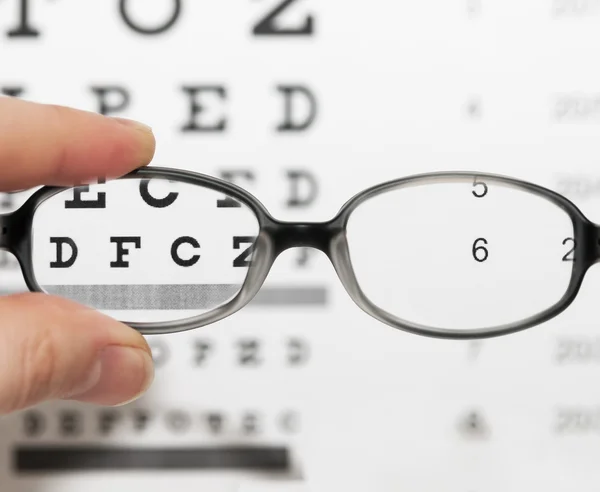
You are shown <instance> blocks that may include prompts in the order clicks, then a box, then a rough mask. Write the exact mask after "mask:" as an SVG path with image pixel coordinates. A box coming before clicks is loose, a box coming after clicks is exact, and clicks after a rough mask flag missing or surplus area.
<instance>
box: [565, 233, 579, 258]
mask: <svg viewBox="0 0 600 492" xmlns="http://www.w3.org/2000/svg"><path fill="white" fill-rule="evenodd" d="M568 242H572V243H573V247H572V248H571V249H570V250H569V251H567V253H566V254H565V256H563V258H562V261H575V255H574V253H575V248H576V247H577V241H575V239H573V238H572V237H568V238H566V239H565V240H564V241H563V242H562V243H563V245H565V244H567V243H568ZM569 255H571V256H569Z"/></svg>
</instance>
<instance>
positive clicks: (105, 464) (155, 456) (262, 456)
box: [13, 446, 290, 473]
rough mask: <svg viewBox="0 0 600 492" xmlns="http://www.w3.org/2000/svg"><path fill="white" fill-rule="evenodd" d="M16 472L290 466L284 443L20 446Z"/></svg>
mask: <svg viewBox="0 0 600 492" xmlns="http://www.w3.org/2000/svg"><path fill="white" fill-rule="evenodd" d="M13 465H14V469H15V470H16V471H17V472H19V473H34V472H38V473H42V472H44V473H48V472H55V473H56V472H76V471H98V470H110V471H117V470H257V471H279V472H287V471H289V470H290V453H289V450H288V448H286V447H278V446H255V447H250V446H248V447H229V446H227V447H203V448H177V449H169V448H164V449H150V448H117V447H113V448H109V447H71V446H69V447H67V446H50V447H41V446H21V447H17V448H16V449H15V450H14V453H13Z"/></svg>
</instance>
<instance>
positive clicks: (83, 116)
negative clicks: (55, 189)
mask: <svg viewBox="0 0 600 492" xmlns="http://www.w3.org/2000/svg"><path fill="white" fill-rule="evenodd" d="M154 150H155V140H154V136H153V134H152V130H150V128H148V127H147V126H145V125H142V124H140V123H137V122H134V121H132V120H123V119H118V118H108V117H106V116H102V115H100V114H96V113H91V112H87V111H80V110H76V109H71V108H66V107H64V106H52V105H46V104H37V103H33V102H27V101H23V100H20V99H16V98H9V97H0V190H2V191H6V190H15V189H25V188H31V187H33V186H37V185H41V184H48V185H65V186H72V185H76V184H80V183H89V182H93V181H96V180H97V179H98V178H114V177H118V176H121V175H123V174H125V173H127V172H128V171H130V170H132V169H134V168H136V167H140V166H144V165H146V164H148V163H149V162H150V161H151V160H152V157H153V156H154Z"/></svg>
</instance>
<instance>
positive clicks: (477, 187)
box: [0, 168, 600, 339]
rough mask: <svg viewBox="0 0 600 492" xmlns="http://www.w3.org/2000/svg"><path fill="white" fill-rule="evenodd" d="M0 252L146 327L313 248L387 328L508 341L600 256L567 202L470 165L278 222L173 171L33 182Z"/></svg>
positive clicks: (184, 318)
mask: <svg viewBox="0 0 600 492" xmlns="http://www.w3.org/2000/svg"><path fill="white" fill-rule="evenodd" d="M0 225H1V227H2V235H1V236H0V247H2V248H4V249H7V250H9V251H11V252H12V253H13V254H14V255H15V256H16V257H17V259H18V260H19V263H20V264H21V267H22V270H23V273H24V277H25V281H26V283H27V286H28V287H29V289H30V290H32V291H38V292H46V293H49V294H55V295H59V296H63V297H67V298H70V299H73V300H75V301H78V302H81V303H84V304H86V305H88V306H91V307H93V308H96V309H99V310H101V311H104V312H106V313H107V314H109V315H111V316H113V317H115V318H117V319H119V320H121V321H123V322H124V323H126V324H128V325H130V326H131V327H133V328H135V329H136V330H139V331H140V332H142V333H145V334H158V333H173V332H179V331H184V330H190V329H194V328H198V327H201V326H204V325H207V324H209V323H213V322H215V321H218V320H221V319H223V318H225V317H227V316H229V315H231V314H233V313H234V312H236V311H238V310H239V309H241V308H242V307H244V306H245V305H246V304H247V303H248V302H249V301H250V300H251V299H252V298H253V297H254V296H255V294H256V293H257V292H258V291H259V289H260V288H261V286H262V284H263V282H264V281H265V278H266V277H267V275H268V273H269V270H270V268H271V266H272V264H273V262H274V261H275V259H276V257H277V256H278V255H279V254H280V253H281V252H283V251H285V250H287V249H289V248H293V247H310V248H316V249H318V250H321V251H322V252H324V253H325V254H326V255H327V256H328V257H329V259H330V260H331V262H332V264H333V266H334V268H335V270H336V272H337V274H338V276H339V278H340V280H341V281H342V284H343V285H344V287H345V288H346V290H347V292H348V293H349V295H350V297H351V298H352V299H353V300H354V301H355V303H356V304H357V305H358V306H359V307H360V308H362V309H363V310H364V311H365V312H366V313H368V314H370V315H371V316H373V317H374V318H376V319H378V320H380V321H382V322H384V323H387V324H388V325H391V326H393V327H395V328H398V329H401V330H405V331H408V332H411V333H415V334H419V335H426V336H432V337H439V338H453V339H469V338H485V337H491V336H498V335H505V334H508V333H512V332H516V331H519V330H523V329H525V328H529V327H532V326H534V325H537V324H539V323H542V322H544V321H547V320H549V319H551V318H553V317H554V316H556V315H558V314H559V313H560V312H562V311H563V310H564V309H566V308H567V307H568V306H569V304H570V303H571V302H572V301H573V299H574V298H575V296H576V295H577V292H578V290H579V288H580V285H581V283H582V280H583V277H584V275H585V273H586V271H587V270H588V268H589V267H590V266H591V265H592V264H594V263H596V262H597V261H598V260H599V259H600V246H599V238H600V233H599V232H600V229H599V228H598V227H597V226H596V225H595V224H593V223H592V222H591V221H589V220H588V219H587V218H586V217H585V216H584V215H583V214H582V213H581V212H580V210H579V209H578V208H577V207H576V206H575V205H574V204H573V203H572V202H570V201H569V200H568V199H567V198H565V197H563V196H561V195H559V194H557V193H555V192H553V191H551V190H548V189H546V188H543V187H540V186H537V185H535V184H531V183H528V182H524V181H520V180H517V179H513V178H509V177H504V176H499V175H491V174H474V173H472V172H452V173H432V174H423V175H417V176H411V177H407V178H403V179H398V180H395V181H390V182H387V183H383V184H380V185H378V186H374V187H372V188H369V189H367V190H365V191H363V192H362V193H360V194H358V195H356V196H354V197H353V198H352V199H350V200H349V201H348V202H347V203H346V204H345V205H344V206H343V207H342V208H341V210H340V211H339V213H338V214H337V215H336V216H335V217H334V218H333V219H331V220H329V221H327V222H319V223H311V222H306V223H300V222H283V221H279V220H276V219H274V218H273V217H272V216H271V215H270V214H269V212H268V211H267V210H266V209H265V207H264V206H263V205H262V204H261V203H260V202H259V201H258V200H257V199H256V198H255V197H254V196H252V195H251V194H250V193H248V192H247V191H245V190H243V189H241V188H239V187H237V186H235V185H233V184H231V183H228V182H225V181H222V180H219V179H216V178H213V177H209V176H205V175H201V174H196V173H192V172H186V171H181V170H174V169H164V168H140V169H138V170H136V171H134V172H132V173H130V174H128V175H126V176H124V177H122V178H119V179H115V180H110V181H108V182H105V183H98V184H91V185H85V186H77V187H71V188H63V187H44V188H41V189H40V190H38V191H37V192H35V193H34V194H33V195H32V196H31V197H30V198H29V199H28V201H27V202H26V203H25V204H24V205H23V206H22V207H21V208H20V209H19V210H17V211H15V212H14V213H11V214H7V215H3V216H1V217H0Z"/></svg>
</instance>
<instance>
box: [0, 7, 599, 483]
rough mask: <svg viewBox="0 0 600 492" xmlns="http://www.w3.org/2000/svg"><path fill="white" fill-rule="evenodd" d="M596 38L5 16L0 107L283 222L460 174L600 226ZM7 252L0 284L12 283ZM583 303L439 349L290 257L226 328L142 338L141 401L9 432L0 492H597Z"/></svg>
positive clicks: (55, 409)
mask: <svg viewBox="0 0 600 492" xmlns="http://www.w3.org/2000/svg"><path fill="white" fill-rule="evenodd" d="M599 25H600V3H599V2H598V1H596V0H526V1H523V0H519V1H517V0H505V1H499V0H428V1H421V2H408V1H399V2H389V1H384V0H373V1H370V2H359V1H356V0H351V1H345V2H343V1H335V0H329V1H317V0H237V1H231V0H206V1H203V2H200V1H194V0H110V1H106V0H104V1H102V0H93V1H92V0H88V1H86V2H77V1H75V0H55V1H47V0H4V1H3V2H0V92H2V93H3V94H5V95H9V96H13V97H21V98H25V99H29V100H34V101H40V102H47V103H54V104H63V105H69V106H74V107H78V108H81V109H87V110H91V111H98V112H102V113H104V114H107V115H111V116H121V117H129V118H135V119H138V120H141V121H144V122H145V123H147V124H149V125H150V126H152V128H153V130H154V132H155V134H156V137H157V142H158V146H157V153H156V157H155V159H154V162H153V165H157V166H165V167H173V168H181V169H186V170H191V171H198V172H203V173H206V174H210V175H214V176H220V177H223V178H225V179H227V180H230V181H233V182H235V183H237V184H239V185H241V186H243V187H244V188H246V189H247V190H249V191H250V192H252V193H253V194H255V195H256V196H257V197H258V198H259V199H260V200H261V201H262V202H263V203H264V204H265V206H266V207H267V208H268V209H269V211H270V212H271V213H272V214H273V215H274V216H275V217H277V218H280V219H285V220H299V221H300V220H302V221H323V220H327V219H329V218H331V217H332V216H334V215H335V213H336V212H337V211H338V210H339V208H340V207H341V206H342V204H343V203H344V202H345V201H346V200H347V199H349V198H350V197H351V196H353V195H354V194H355V193H358V192H360V191H362V190H363V189H365V188H366V187H368V186H371V185H375V184H378V183H380V182H382V181H385V180H388V179H394V178H399V177H403V176H407V175H410V174H415V173H422V172H432V171H449V170H473V171H478V172H492V173H500V174H506V175H510V176H514V177H517V178H521V179H526V180H530V181H533V182H535V183H538V184H540V185H544V186H547V187H549V188H551V189H553V190H556V191H558V192H561V193H564V194H565V195H566V196H567V197H568V198H570V199H572V200H573V201H574V202H575V203H576V205H578V206H579V207H580V208H581V210H582V211H583V212H584V213H585V214H587V215H588V217H589V218H590V219H592V220H595V221H598V222H600V208H599V207H600V199H599V198H600V167H599V164H600V138H599V133H600V68H599V66H598V63H597V60H598V53H597V51H598V47H599V46H600V29H599V28H598V27H599ZM24 196H25V194H18V195H3V196H2V203H1V205H2V208H3V211H5V212H8V211H10V210H13V209H15V208H16V207H17V206H18V205H19V204H20V203H21V202H22V201H23V200H24ZM439 206H440V207H443V206H444V204H443V203H439ZM398 213H406V214H410V213H411V211H410V210H405V211H398ZM511 213H518V210H517V211H515V210H511ZM189 220H190V221H193V220H194V216H193V214H190V217H189ZM389 220H390V217H382V218H381V223H382V226H383V223H384V221H387V222H389ZM406 240H407V241H416V240H418V238H406ZM436 243H437V246H436V247H437V248H440V250H442V249H443V248H444V238H443V237H440V238H439V241H436ZM522 248H523V250H524V251H526V250H527V248H528V244H527V243H526V242H523V244H522ZM527 254H529V252H528V253H527ZM0 261H1V268H2V275H1V276H0V277H1V278H2V284H1V285H0V288H1V290H2V292H3V293H10V292H14V291H20V290H24V289H25V287H24V284H23V281H22V279H21V274H20V270H19V268H18V266H17V265H16V263H15V262H14V259H12V258H10V257H9V256H8V255H3V256H2V257H1V258H0ZM432 292H433V289H432ZM436 295H437V294H436ZM599 298H600V279H599V278H598V271H596V270H595V269H594V268H592V269H591V270H590V271H589V273H588V275H587V277H586V279H585V281H584V284H583V286H582V288H581V291H580V293H579V296H578V298H577V299H576V301H575V302H574V303H573V304H572V306H571V307H570V308H569V309H568V310H567V311H565V312H564V313H563V314H561V315H560V316H558V317H557V318H555V319H553V320H551V321H549V322H547V323H545V324H543V325H541V326H537V327H535V328H532V329H530V330H527V331H525V332H522V333H519V334H515V335H510V336H506V337H502V338H497V339H491V340H485V341H477V342H455V341H444V340H434V339H428V338H423V337H417V336H414V335H410V334H407V333H403V332H400V331H398V330H394V329H392V328H390V327H388V326H386V325H383V324H381V323H379V322H377V321H375V320H374V319H371V318H370V317H369V316H367V315H366V314H364V313H363V312H362V311H361V310H360V309H359V308H358V307H357V306H355V305H354V303H353V302H352V301H351V300H350V298H349V297H348V295H347V294H346V292H345V291H344V289H343V287H342V286H341V284H340V282H339V280H338V279H337V276H336V275H335V272H334V270H333V268H332V267H331V264H330V262H329V261H328V260H327V258H326V257H325V256H324V255H322V254H320V253H319V252H316V251H312V250H310V251H304V250H290V251H287V252H286V253H284V254H283V255H282V256H281V257H279V258H278V260H277V262H276V263H275V265H274V268H273V270H272V271H271V274H270V277H269V279H268V281H267V283H266V284H265V286H264V287H263V289H262V291H261V292H260V293H259V295H258V296H257V298H256V299H255V300H254V301H253V302H252V304H250V305H249V306H247V307H246V308H245V309H244V310H243V311H241V312H239V313H237V314H235V315H234V316H232V317H230V318H227V319H225V320H223V321H220V322H218V323H216V324H213V325H210V326H207V327H204V328H201V329H198V330H195V331H192V332H189V333H182V334H175V335H161V336H149V337H148V341H149V343H150V344H151V346H152V349H153V354H154V358H155V361H156V367H157V369H156V380H155V383H154V385H153V387H152V388H151V390H150V391H149V392H148V394H147V395H145V396H144V397H143V398H141V399H140V400H138V401H136V402H134V403H131V404H129V405H126V406H123V407H118V408H99V407H94V406H90V405H79V404H74V403H71V402H53V403H50V404H44V405H41V406H39V407H35V408H32V409H29V410H27V411H23V412H19V413H16V414H13V415H10V416H6V417H3V418H1V419H0V490H1V491H2V492H58V491H61V492H76V491H79V490H86V491H88V492H99V491H105V490H109V489H110V490H115V491H117V490H129V489H131V488H132V487H136V488H140V489H142V488H143V490H146V491H148V492H162V491H165V490H181V491H188V490H189V491H192V490H203V491H205V490H206V491H209V490H210V491H219V492H221V491H228V492H229V491H238V490H242V491H244V490H248V491H255V490H256V491H259V490H260V491H270V490H277V491H297V490H298V491H299V490H317V491H320V490H325V491H327V490H376V491H397V490H421V491H434V490H445V491H456V492H459V491H460V492H467V491H469V492H471V491H472V492H500V491H506V490H546V491H553V492H554V491H567V490H568V491H571V490H577V491H578V492H587V491H590V492H591V491H594V490H597V489H598V487H599V485H600V466H599V465H598V456H600V385H599V383H598V374H599V371H600V331H599V329H600V325H599V323H598V318H599V316H598V309H597V308H598V299H599ZM502 302H503V300H502V299H498V303H502ZM431 303H432V309H434V307H433V306H434V305H435V297H434V296H433V294H432V299H431ZM0 329H1V327H0Z"/></svg>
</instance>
